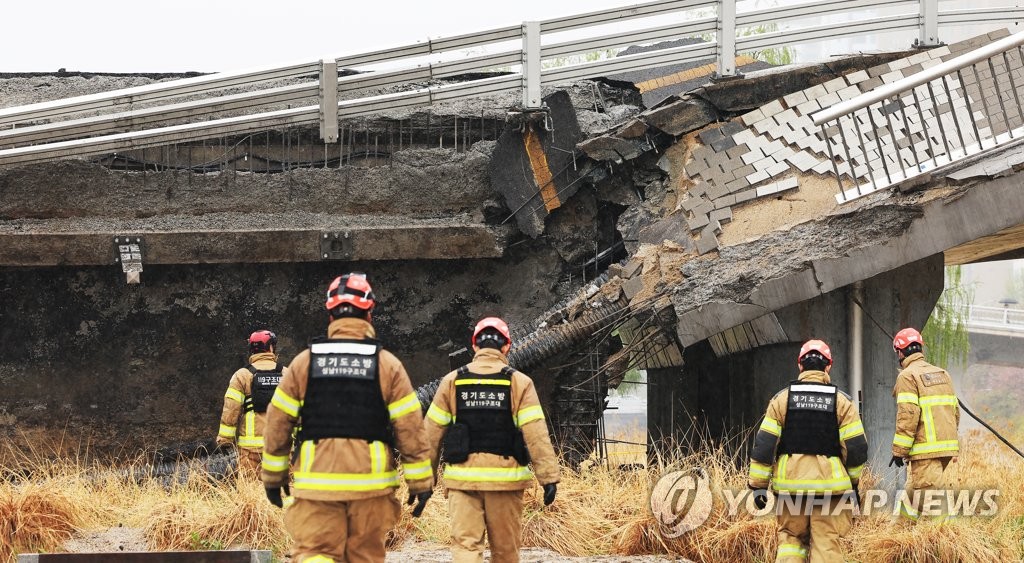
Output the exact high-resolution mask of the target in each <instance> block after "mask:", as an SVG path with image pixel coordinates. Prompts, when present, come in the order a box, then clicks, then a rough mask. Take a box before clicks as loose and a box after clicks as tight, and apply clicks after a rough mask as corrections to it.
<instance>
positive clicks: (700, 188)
mask: <svg viewBox="0 0 1024 563" xmlns="http://www.w3.org/2000/svg"><path fill="white" fill-rule="evenodd" d="M709 187H710V186H708V183H707V182H697V183H696V184H694V185H693V186H692V187H690V189H688V190H686V193H688V194H690V198H691V199H693V204H694V205H697V203H698V201H699V198H700V196H702V195H704V194H705V193H707V191H708V188H709ZM692 209H693V208H692V207H691V208H690V209H687V211H692Z"/></svg>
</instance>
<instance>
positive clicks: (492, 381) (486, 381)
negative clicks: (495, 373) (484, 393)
mask: <svg viewBox="0 0 1024 563" xmlns="http://www.w3.org/2000/svg"><path fill="white" fill-rule="evenodd" d="M455 384H456V385H512V380H510V379H456V380H455Z"/></svg>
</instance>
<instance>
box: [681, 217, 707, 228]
mask: <svg viewBox="0 0 1024 563" xmlns="http://www.w3.org/2000/svg"><path fill="white" fill-rule="evenodd" d="M709 222H710V220H709V219H708V216H707V215H695V216H694V217H692V218H690V219H687V220H686V228H687V229H690V230H691V231H697V230H700V229H703V228H704V227H706V226H707V225H708V223H709Z"/></svg>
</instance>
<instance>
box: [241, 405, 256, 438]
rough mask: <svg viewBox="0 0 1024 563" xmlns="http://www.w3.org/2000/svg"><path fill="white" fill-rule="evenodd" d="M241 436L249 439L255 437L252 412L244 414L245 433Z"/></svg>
mask: <svg viewBox="0 0 1024 563" xmlns="http://www.w3.org/2000/svg"><path fill="white" fill-rule="evenodd" d="M243 434H244V435H245V436H246V437H249V438H254V437H255V436H256V413H255V412H254V411H249V412H247V413H245V432H243Z"/></svg>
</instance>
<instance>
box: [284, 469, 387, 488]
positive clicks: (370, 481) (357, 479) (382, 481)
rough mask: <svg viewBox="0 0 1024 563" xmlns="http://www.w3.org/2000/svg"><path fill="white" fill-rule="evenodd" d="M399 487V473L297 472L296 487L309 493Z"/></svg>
mask: <svg viewBox="0 0 1024 563" xmlns="http://www.w3.org/2000/svg"><path fill="white" fill-rule="evenodd" d="M397 486H398V472H397V471H386V472H383V473H314V472H312V471H296V472H295V482H294V487H295V488H296V489H303V490H307V491H379V490H381V489H388V488H392V487H397Z"/></svg>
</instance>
